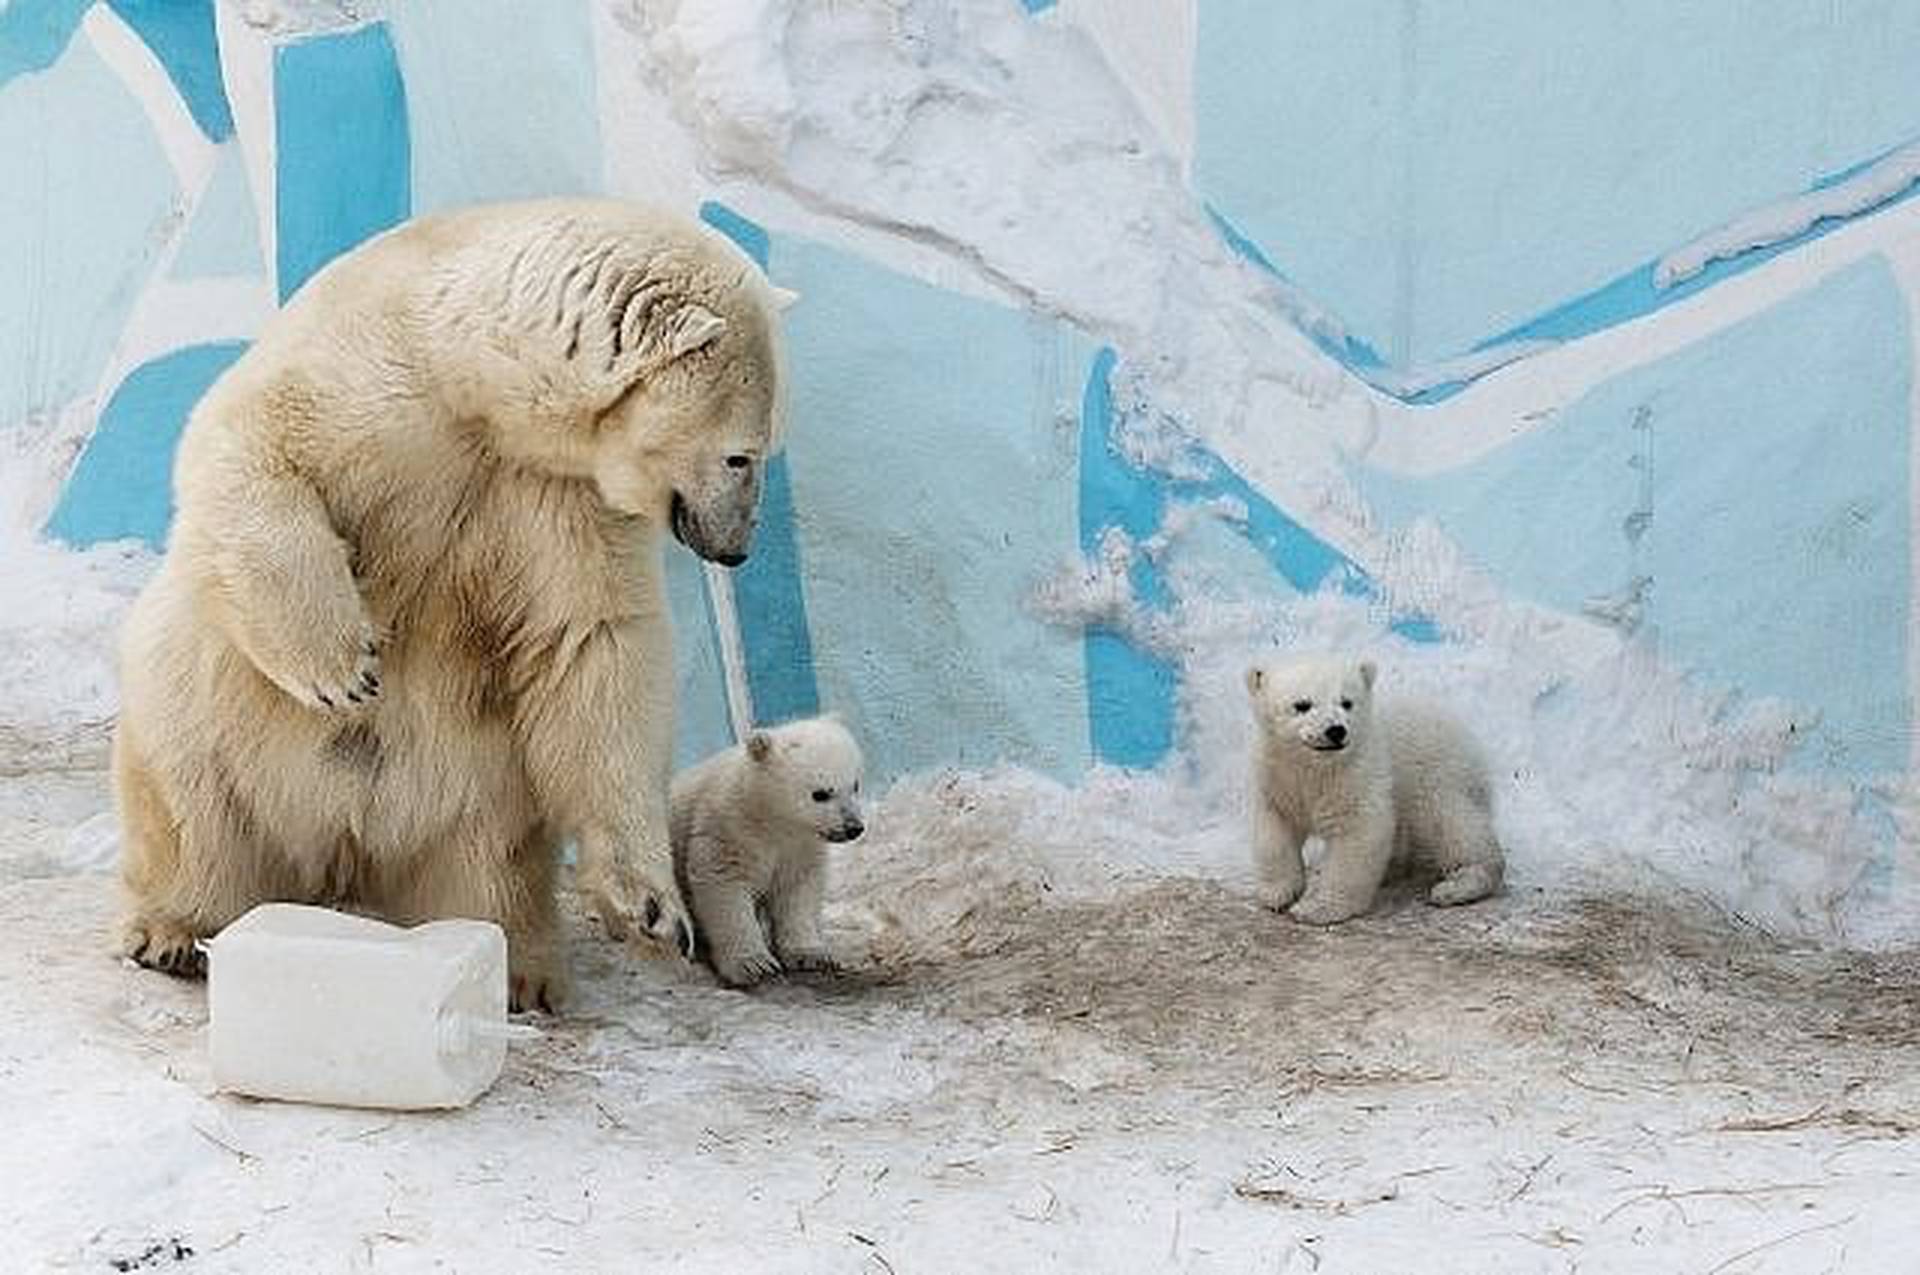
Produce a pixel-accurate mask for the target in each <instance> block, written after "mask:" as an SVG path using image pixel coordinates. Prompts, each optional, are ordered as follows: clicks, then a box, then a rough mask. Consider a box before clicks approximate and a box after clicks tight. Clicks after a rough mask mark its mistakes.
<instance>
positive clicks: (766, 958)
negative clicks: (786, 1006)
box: [713, 951, 781, 987]
mask: <svg viewBox="0 0 1920 1275" xmlns="http://www.w3.org/2000/svg"><path fill="white" fill-rule="evenodd" d="M780 968H781V967H780V962H779V961H778V960H776V959H774V955H773V953H771V952H767V951H759V952H715V953H714V954H713V972H714V973H716V974H718V975H719V976H720V981H721V982H723V983H725V984H726V985H727V986H729V987H752V986H753V985H754V984H755V983H758V982H760V981H761V980H762V979H768V978H772V977H773V976H774V975H775V974H778V973H779V972H780Z"/></svg>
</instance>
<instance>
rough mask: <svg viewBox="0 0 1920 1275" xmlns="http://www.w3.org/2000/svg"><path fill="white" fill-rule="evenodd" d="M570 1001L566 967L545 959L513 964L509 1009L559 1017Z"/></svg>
mask: <svg viewBox="0 0 1920 1275" xmlns="http://www.w3.org/2000/svg"><path fill="white" fill-rule="evenodd" d="M566 1000H567V972H566V967H565V965H564V964H562V963H561V962H559V961H555V960H550V959H545V958H542V959H538V960H528V961H519V960H513V961H510V962H509V971H508V974H507V1008H508V1009H509V1010H511V1011H513V1012H514V1013H516V1014H519V1013H524V1012H526V1011H529V1010H536V1009H537V1010H539V1011H540V1012H541V1013H543V1014H557V1013H559V1012H560V1007H561V1006H562V1005H564V1004H565V1003H566Z"/></svg>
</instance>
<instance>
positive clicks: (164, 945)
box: [120, 917, 207, 978]
mask: <svg viewBox="0 0 1920 1275" xmlns="http://www.w3.org/2000/svg"><path fill="white" fill-rule="evenodd" d="M120 951H121V953H122V954H123V955H124V956H126V957H127V958H128V959H129V960H131V961H134V962H135V963H137V964H139V965H142V966H145V967H146V968H147V969H150V970H159V971H160V972H162V973H164V974H172V975H174V976H175V977H176V978H203V977H205V976H206V972H207V954H206V952H205V951H204V950H202V948H201V947H200V936H199V935H197V934H195V933H194V932H193V931H192V930H190V929H188V928H187V927H186V926H185V925H182V924H180V923H179V922H178V921H162V920H156V919H154V918H152V917H140V918H137V919H135V920H132V921H129V922H128V923H127V927H126V929H125V930H123V931H122V932H121V935H120Z"/></svg>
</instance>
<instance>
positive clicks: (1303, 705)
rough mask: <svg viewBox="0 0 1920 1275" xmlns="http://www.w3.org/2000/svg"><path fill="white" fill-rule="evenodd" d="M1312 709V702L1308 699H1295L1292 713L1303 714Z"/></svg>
mask: <svg viewBox="0 0 1920 1275" xmlns="http://www.w3.org/2000/svg"><path fill="white" fill-rule="evenodd" d="M1312 707H1313V701H1312V700H1310V699H1297V700H1295V701H1293V711H1294V712H1296V713H1304V712H1306V711H1307V710H1308V709H1310V708H1312Z"/></svg>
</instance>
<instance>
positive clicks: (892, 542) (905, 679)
mask: <svg viewBox="0 0 1920 1275" xmlns="http://www.w3.org/2000/svg"><path fill="white" fill-rule="evenodd" d="M772 273H773V275H774V277H775V278H777V279H778V280H779V281H780V282H781V283H782V284H783V285H785V286H787V287H791V288H796V289H798V290H799V292H800V294H801V301H800V303H799V304H798V305H796V306H795V307H794V308H793V309H792V310H790V311H789V312H788V314H787V321H788V333H789V343H790V349H791V360H790V363H791V368H792V375H793V381H794V386H793V417H792V429H791V433H790V435H789V439H788V444H787V455H788V457H789V461H790V464H791V472H792V482H793V503H794V510H795V516H796V520H797V524H798V525H797V531H798V536H799V544H800V560H801V562H802V564H803V565H804V569H805V573H804V585H805V590H806V610H807V614H808V616H809V618H810V621H811V627H812V639H813V651H814V653H815V660H816V667H817V672H818V677H819V683H820V691H821V700H822V702H823V706H824V707H826V708H830V709H836V708H837V709H842V710H844V711H846V712H847V713H848V714H849V716H850V717H851V719H852V720H853V721H854V722H856V723H857V725H858V728H859V730H860V733H861V736H862V738H863V740H864V741H865V743H866V745H867V748H868V751H869V753H870V755H871V763H872V769H873V770H874V772H875V773H876V775H877V776H880V777H885V776H891V775H898V774H900V773H903V772H905V771H909V770H916V769H921V768H925V767H932V766H939V765H945V764H955V763H957V764H964V765H970V766H980V765H990V764H993V763H996V762H1012V763H1018V764H1022V765H1027V766H1032V767H1035V768H1037V769H1040V770H1043V771H1046V772H1049V773H1052V774H1054V775H1059V776H1072V775H1074V774H1077V773H1078V772H1079V771H1081V770H1082V769H1083V768H1084V767H1085V765H1086V764H1087V760H1088V758H1087V738H1086V731H1087V727H1086V722H1087V716H1086V713H1087V704H1086V692H1085V687H1084V682H1083V676H1082V654H1081V642H1080V639H1079V637H1078V635H1077V634H1074V633H1071V632H1067V631H1063V630H1061V629H1059V628H1056V627H1053V626H1050V625H1047V624H1044V623H1042V622H1041V621H1040V620H1038V619H1037V618H1035V617H1034V616H1033V615H1031V614H1030V613H1029V611H1028V610H1027V607H1026V600H1027V598H1028V596H1029V594H1030V592H1031V590H1032V588H1033V586H1034V584H1035V582H1036V581H1037V580H1038V579H1040V578H1041V577H1042V576H1044V575H1048V574H1051V573H1052V572H1054V571H1056V570H1057V569H1058V568H1059V566H1060V565H1061V564H1062V563H1063V562H1067V561H1070V560H1072V559H1073V558H1074V557H1075V556H1076V555H1077V551H1078V544H1079V535H1078V527H1077V515H1076V511H1075V508H1074V501H1073V499H1072V495H1071V493H1072V491H1073V487H1074V482H1075V477H1076V470H1077V463H1076V456H1077V450H1078V422H1077V417H1078V408H1079V404H1080V397H1081V392H1082V389H1083V388H1084V386H1085V384H1086V380H1087V374H1088V370H1089V367H1090V365H1091V363H1092V360H1093V355H1094V351H1093V349H1092V348H1091V346H1090V345H1089V343H1087V342H1086V341H1084V340H1083V339H1081V338H1080V337H1078V336H1077V335H1075V334H1073V333H1071V332H1069V331H1067V330H1065V329H1063V328H1062V327H1060V326H1059V325H1057V324H1056V323H1054V322H1052V321H1050V320H1046V319H1041V318H1037V317H1032V316H1027V315H1023V314H1021V313H1019V312H1017V311H1014V310H1008V309H1005V308H1002V307H1000V306H997V305H992V304H989V303H986V302H981V301H975V300H971V299H968V298H964V297H960V296H957V295H955V294H953V293H950V292H943V291H940V290H938V289H935V288H932V287H928V286H927V285H925V284H921V283H918V282H916V281H914V280H911V279H908V278H905V277H903V276H900V275H897V274H893V273H891V272H889V271H887V270H884V269H882V268H880V267H878V266H876V265H873V264H871V263H869V262H866V261H863V260H861V259H859V258H857V257H853V256H850V255H847V254H845V253H841V252H838V251H835V250H833V249H829V248H825V247H821V246H818V245H814V244H810V243H806V242H802V241H796V240H791V239H786V238H781V237H776V238H775V240H774V243H773V252H772Z"/></svg>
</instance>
